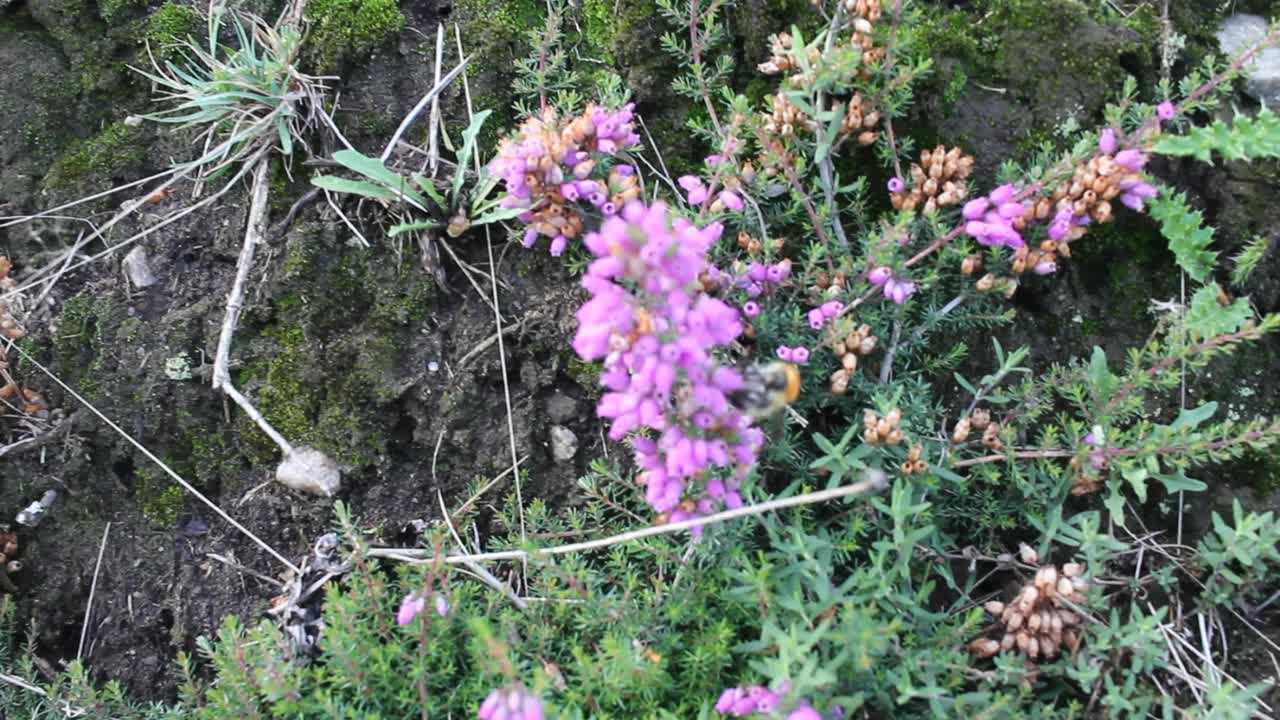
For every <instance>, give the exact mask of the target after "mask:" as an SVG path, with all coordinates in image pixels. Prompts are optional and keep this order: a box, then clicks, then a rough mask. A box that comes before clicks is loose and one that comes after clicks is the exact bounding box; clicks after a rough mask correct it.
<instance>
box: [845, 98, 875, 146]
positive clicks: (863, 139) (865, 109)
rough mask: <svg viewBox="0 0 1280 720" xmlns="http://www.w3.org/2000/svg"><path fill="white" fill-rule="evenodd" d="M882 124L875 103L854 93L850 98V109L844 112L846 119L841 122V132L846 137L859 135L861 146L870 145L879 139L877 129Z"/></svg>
mask: <svg viewBox="0 0 1280 720" xmlns="http://www.w3.org/2000/svg"><path fill="white" fill-rule="evenodd" d="M879 124H880V111H879V110H877V109H876V106H875V103H873V102H872V101H871V100H868V99H867V98H864V97H863V96H862V93H857V92H856V93H854V94H853V96H852V97H850V98H849V107H848V108H847V109H845V111H844V119H843V120H841V122H840V130H841V132H842V133H843V134H845V135H855V134H856V135H857V140H858V144H859V145H870V144H871V143H873V142H875V141H876V138H877V137H879V136H878V135H877V134H876V131H875V127H876V125H879Z"/></svg>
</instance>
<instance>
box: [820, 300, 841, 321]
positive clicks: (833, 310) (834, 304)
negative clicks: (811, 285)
mask: <svg viewBox="0 0 1280 720" xmlns="http://www.w3.org/2000/svg"><path fill="white" fill-rule="evenodd" d="M818 309H819V310H821V311H822V317H824V318H833V317H835V316H836V315H839V314H840V311H841V310H843V309H844V303H842V302H840V301H839V300H832V301H830V302H824V303H822V305H821V306H820V307H819V308H818Z"/></svg>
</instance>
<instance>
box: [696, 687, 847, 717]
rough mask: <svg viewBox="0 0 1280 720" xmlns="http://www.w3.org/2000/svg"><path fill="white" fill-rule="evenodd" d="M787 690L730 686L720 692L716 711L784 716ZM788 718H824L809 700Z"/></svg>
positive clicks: (798, 706) (840, 713)
mask: <svg viewBox="0 0 1280 720" xmlns="http://www.w3.org/2000/svg"><path fill="white" fill-rule="evenodd" d="M786 693H787V690H785V689H784V690H782V691H780V692H775V691H773V690H770V689H769V688H767V687H764V686H763V685H753V686H751V687H747V688H736V687H735V688H728V689H727V690H725V691H724V692H723V693H720V699H719V700H717V701H716V708H715V709H716V712H718V713H720V714H721V715H729V716H731V717H750V716H752V715H763V716H769V715H773V716H775V717H782V713H781V712H779V709H780V705H781V704H782V699H783V696H784V695H786ZM843 715H844V713H843V712H842V711H840V710H839V709H837V710H836V711H835V712H833V713H832V715H831V717H832V718H839V717H843ZM786 720H823V718H822V715H821V713H819V712H818V711H817V710H814V709H813V706H811V705H809V704H808V703H807V702H804V701H800V702H799V703H797V704H796V706H795V708H794V709H793V710H792V711H791V712H789V713H787V715H786Z"/></svg>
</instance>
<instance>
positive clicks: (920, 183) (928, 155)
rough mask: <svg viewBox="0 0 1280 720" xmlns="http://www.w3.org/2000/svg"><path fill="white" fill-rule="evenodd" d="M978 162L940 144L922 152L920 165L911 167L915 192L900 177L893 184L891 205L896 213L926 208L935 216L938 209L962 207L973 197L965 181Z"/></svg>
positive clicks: (912, 186) (925, 209)
mask: <svg viewBox="0 0 1280 720" xmlns="http://www.w3.org/2000/svg"><path fill="white" fill-rule="evenodd" d="M973 163H974V159H973V156H972V155H965V154H963V153H962V152H961V151H960V148H959V147H953V148H951V149H950V150H948V149H947V148H946V147H944V146H942V145H939V146H937V147H936V148H934V149H933V150H922V151H921V152H920V163H919V164H916V163H912V165H911V189H910V190H908V189H907V186H906V182H905V181H904V180H903V179H902V178H899V177H895V178H893V179H891V180H890V181H889V202H890V203H891V204H892V205H893V207H894V209H896V210H915V209H916V208H923V210H924V211H925V212H926V213H931V212H934V211H935V210H937V209H938V208H942V207H948V206H951V205H959V204H960V202H961V201H962V200H964V199H965V197H966V196H968V194H969V184H968V183H967V182H965V179H966V178H968V177H969V175H970V174H971V173H972V172H973Z"/></svg>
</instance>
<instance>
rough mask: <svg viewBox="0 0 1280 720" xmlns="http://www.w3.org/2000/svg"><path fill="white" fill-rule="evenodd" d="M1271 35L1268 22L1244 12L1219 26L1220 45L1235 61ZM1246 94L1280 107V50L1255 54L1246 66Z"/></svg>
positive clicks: (1269, 50) (1264, 102) (1267, 49)
mask: <svg viewBox="0 0 1280 720" xmlns="http://www.w3.org/2000/svg"><path fill="white" fill-rule="evenodd" d="M1266 34H1267V21H1266V19H1264V18H1262V17H1259V16H1257V15H1246V14H1244V13H1241V14H1238V15H1232V16H1231V17H1229V18H1227V19H1226V20H1223V21H1222V24H1221V25H1219V26H1218V33H1217V37H1218V45H1219V46H1220V47H1221V48H1222V52H1223V53H1224V54H1225V55H1226V56H1227V57H1228V58H1234V57H1236V56H1238V55H1240V54H1241V53H1243V52H1245V51H1246V50H1248V49H1249V48H1251V47H1253V46H1254V45H1256V44H1257V43H1258V41H1259V40H1261V39H1262V38H1263V36H1265V35H1266ZM1244 73H1245V92H1248V93H1249V94H1250V95H1252V96H1254V97H1255V98H1257V99H1258V101H1259V102H1262V103H1263V104H1265V105H1266V106H1267V107H1269V108H1272V109H1274V108H1276V107H1277V106H1280V48H1278V47H1275V46H1274V45H1273V46H1271V47H1269V48H1266V49H1265V50H1263V51H1262V52H1260V53H1258V54H1256V55H1254V57H1253V59H1252V60H1251V61H1249V62H1248V63H1247V64H1246V65H1245V66H1244Z"/></svg>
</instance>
